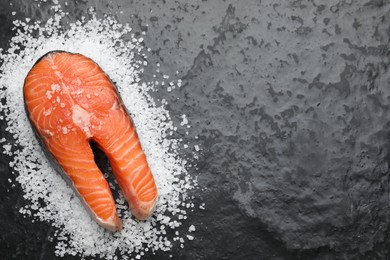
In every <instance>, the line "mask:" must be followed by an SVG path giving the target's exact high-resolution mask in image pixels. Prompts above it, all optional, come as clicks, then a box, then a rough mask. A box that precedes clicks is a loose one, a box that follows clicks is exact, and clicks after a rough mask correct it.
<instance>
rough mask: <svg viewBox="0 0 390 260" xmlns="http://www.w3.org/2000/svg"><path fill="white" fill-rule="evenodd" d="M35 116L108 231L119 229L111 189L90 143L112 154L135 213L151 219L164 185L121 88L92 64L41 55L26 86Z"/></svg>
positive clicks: (47, 143)
mask: <svg viewBox="0 0 390 260" xmlns="http://www.w3.org/2000/svg"><path fill="white" fill-rule="evenodd" d="M23 92H24V102H25V108H26V112H27V115H28V118H29V120H30V122H31V125H32V126H33V129H34V131H35V134H36V136H37V137H38V139H39V140H40V142H41V144H42V146H43V148H44V151H45V153H46V155H47V156H48V158H49V160H50V161H51V162H53V165H55V168H56V169H57V171H58V172H59V173H60V174H61V175H62V176H63V177H64V178H65V180H66V181H67V182H68V183H69V184H70V186H71V187H72V188H73V189H74V191H75V192H76V193H77V194H78V195H79V197H80V199H81V201H82V202H83V204H84V206H85V208H86V209H87V210H88V212H89V213H90V214H91V216H92V218H93V219H94V220H95V221H96V222H97V223H98V224H99V225H101V226H102V227H104V228H106V229H108V230H111V231H119V230H120V229H121V228H122V221H121V219H120V218H119V217H118V214H117V212H116V207H115V202H114V199H113V196H112V193H111V190H110V188H109V185H108V183H107V181H106V179H105V178H104V176H103V174H102V173H101V171H100V170H99V168H98V167H97V165H96V163H95V161H94V155H93V152H92V149H91V147H90V144H89V142H90V141H93V142H95V143H97V145H98V147H99V148H100V149H101V150H102V151H103V152H104V153H105V154H106V155H107V157H108V159H109V162H110V165H111V167H112V169H113V173H114V176H115V178H116V180H117V181H118V184H119V187H120V188H121V190H122V192H123V194H124V196H125V198H126V200H127V202H128V203H129V206H130V210H131V212H132V214H133V215H134V216H135V217H136V218H138V219H140V220H145V219H147V218H148V217H149V216H150V215H151V214H152V213H153V209H154V206H155V203H156V200H157V187H156V184H155V182H154V178H153V175H152V173H151V171H150V168H149V166H148V163H147V160H146V156H145V154H144V152H143V150H142V147H141V144H140V142H139V139H138V135H137V133H136V131H135V128H134V125H133V123H132V121H131V118H130V117H129V114H128V112H127V110H126V108H125V107H124V105H123V102H122V100H121V98H120V96H119V93H118V92H117V90H116V88H115V86H114V84H113V83H112V82H111V80H110V79H109V77H108V76H107V75H106V74H105V73H104V71H103V70H102V69H101V68H100V67H99V65H98V64H96V63H95V62H94V61H93V60H91V59H90V58H87V57H85V56H83V55H81V54H74V53H69V52H65V51H53V52H49V53H47V54H45V55H44V56H42V57H41V58H40V59H39V60H38V61H37V63H36V64H35V65H34V66H33V67H32V69H31V70H30V72H29V73H28V75H27V77H26V79H25V81H24V88H23Z"/></svg>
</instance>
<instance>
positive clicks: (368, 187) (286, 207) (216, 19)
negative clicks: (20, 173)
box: [0, 0, 390, 260]
mask: <svg viewBox="0 0 390 260" xmlns="http://www.w3.org/2000/svg"><path fill="white" fill-rule="evenodd" d="M10 2H12V3H13V5H12V6H10V5H9V2H8V1H1V2H0V48H3V49H7V47H8V41H9V40H10V38H11V37H12V35H13V34H14V32H12V31H11V27H12V19H14V18H15V17H16V18H23V17H31V18H32V19H36V20H42V21H45V20H47V19H48V17H49V16H48V9H49V8H48V6H49V4H47V3H42V4H41V6H40V7H38V6H37V3H36V2H33V1H31V3H28V2H30V1H22V0H17V1H16V0H15V1H10ZM62 2H63V1H62ZM105 2H106V1H103V0H99V1H93V0H90V1H77V0H76V1H68V6H67V7H66V8H65V9H64V10H65V11H69V12H70V16H69V20H71V21H74V20H76V19H78V18H80V17H81V16H82V15H85V14H87V9H88V8H89V7H90V6H93V7H95V8H96V10H97V13H98V15H99V16H102V15H103V14H114V15H115V16H116V17H117V19H118V21H120V22H121V23H129V24H130V25H131V26H132V27H133V30H134V31H135V32H141V31H142V30H146V31H147V35H146V36H145V37H144V39H145V44H146V46H147V47H149V48H151V49H152V55H150V56H149V63H150V64H151V65H150V73H148V71H146V72H145V75H144V80H148V79H151V78H152V72H153V70H154V71H155V69H156V67H155V66H156V65H155V64H156V63H157V62H159V63H160V64H161V70H163V72H164V73H165V74H168V75H175V73H176V71H177V70H178V71H179V74H178V77H179V78H182V79H183V87H181V89H180V90H178V91H174V92H171V93H168V92H163V91H160V92H156V93H153V95H155V96H156V97H159V98H165V99H166V100H167V101H168V102H169V110H170V112H171V115H172V117H173V120H174V121H175V122H176V124H177V125H178V126H180V124H179V122H180V115H181V114H183V113H185V114H186V115H187V117H188V119H189V121H190V124H191V125H192V128H191V135H190V136H191V137H187V136H186V135H185V131H186V129H184V128H183V129H179V130H178V136H180V135H182V136H183V138H186V140H187V141H188V142H189V143H193V144H195V143H200V144H201V147H202V150H201V154H200V158H199V160H198V162H197V168H192V169H190V172H191V174H193V175H195V176H198V181H199V185H200V186H201V187H207V189H206V190H205V191H203V192H199V193H198V194H196V196H197V198H196V200H197V201H198V202H205V203H206V209H205V210H203V211H202V210H196V211H194V212H193V213H191V214H190V215H189V218H190V219H191V222H193V223H194V224H195V225H196V227H197V231H196V234H195V240H193V241H190V242H188V243H186V244H185V248H184V249H181V248H180V247H174V248H173V250H172V251H171V252H168V253H162V252H159V253H158V254H157V255H155V256H150V257H149V258H148V259H166V258H169V254H172V255H173V259H248V260H249V259H387V258H389V257H390V253H389V248H390V237H389V231H390V228H389V224H390V179H389V176H390V174H389V163H390V153H389V152H390V151H389V148H390V113H389V112H390V73H389V58H390V45H389V39H390V2H389V1H387V0H332V1H319V0H309V1H303V0H295V1H271V0H268V1H266V0H263V1H261V0H260V1H259V0H258V1H249V0H248V1H230V0H226V1H212V0H208V1H205V0H203V1H141V0H139V1H138V0H135V1H127V0H121V1H109V3H105ZM13 11H16V12H17V14H16V16H15V17H13V16H12V15H11V12H13ZM119 11H123V13H122V14H120V13H119ZM147 24H148V26H147ZM178 98H179V99H178ZM4 128H5V122H2V123H1V133H2V135H4V134H5V131H4ZM195 135H198V136H199V140H195V139H194V138H193V137H192V136H195ZM7 138H9V136H7ZM184 152H185V151H183V156H186V155H185V154H184ZM9 161H10V158H8V157H6V156H1V161H0V163H1V164H0V167H1V168H0V170H1V174H0V259H56V257H55V255H54V243H53V242H50V241H49V240H48V239H47V237H48V236H52V235H53V233H54V230H53V229H52V228H51V226H50V225H49V224H47V223H36V222H35V223H32V222H31V219H28V218H26V219H25V218H23V217H22V216H21V215H20V214H19V213H18V208H19V207H20V206H21V205H23V203H25V202H24V200H23V198H22V197H21V190H20V188H19V187H15V188H12V189H10V184H9V182H8V178H14V176H13V175H12V174H11V170H10V168H9V166H8V162H9ZM65 259H77V258H75V257H65Z"/></svg>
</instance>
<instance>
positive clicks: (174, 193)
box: [0, 0, 197, 260]
mask: <svg viewBox="0 0 390 260" xmlns="http://www.w3.org/2000/svg"><path fill="white" fill-rule="evenodd" d="M43 2H46V0H45V1H43ZM53 3H54V5H53V6H51V7H50V9H51V10H53V11H54V13H55V14H54V15H53V17H51V18H50V19H48V20H47V22H46V23H43V22H40V21H37V22H31V23H30V20H29V19H25V21H26V22H27V23H26V22H23V21H20V20H16V21H14V25H15V27H16V30H18V31H20V33H17V34H16V36H14V37H13V38H12V39H11V44H10V45H9V46H10V47H9V49H8V50H6V51H3V50H1V49H0V60H2V61H3V63H2V64H1V66H0V85H1V86H7V88H4V89H0V97H1V98H2V99H3V98H4V99H5V100H7V103H6V104H5V105H4V106H0V110H1V112H3V114H4V115H5V120H6V121H7V123H8V127H7V131H8V132H9V133H10V134H11V135H12V136H14V139H13V140H12V142H10V143H12V145H11V144H5V142H7V140H6V139H4V138H2V139H1V143H4V144H3V152H4V153H5V154H7V153H8V154H10V155H12V161H11V162H10V163H9V165H10V167H12V169H13V171H14V172H15V173H17V174H15V180H16V181H17V182H18V183H19V184H20V186H21V188H22V190H23V197H24V198H25V199H26V200H27V201H28V203H27V205H26V206H23V207H21V208H20V209H19V212H20V213H21V214H23V215H24V216H32V217H33V221H48V222H50V223H51V224H52V225H53V227H54V228H55V232H54V234H55V236H56V239H55V240H53V238H49V241H53V242H54V241H56V242H55V243H56V245H55V254H56V255H57V256H58V257H62V256H66V255H68V256H76V255H79V256H80V258H82V259H84V258H91V259H93V258H96V257H100V258H107V259H114V260H115V259H134V258H135V259H140V258H142V256H143V255H144V252H152V253H154V252H155V251H158V250H162V251H167V250H170V249H171V248H172V246H173V245H174V244H173V243H172V241H175V240H176V241H180V247H182V248H184V244H183V243H184V239H183V237H180V236H179V232H177V231H176V229H177V228H178V227H180V226H181V225H182V221H183V220H184V219H186V218H187V216H186V214H187V213H186V212H187V211H188V209H187V205H189V208H193V203H191V199H189V198H188V196H187V190H188V189H192V188H194V187H196V186H197V185H196V182H195V180H193V179H192V178H191V177H190V176H189V175H188V173H187V170H186V167H189V166H188V165H187V164H186V161H185V160H183V159H182V158H181V157H180V151H178V147H179V143H180V142H179V140H176V139H174V138H168V139H167V138H166V137H167V136H168V134H171V135H172V130H174V129H177V128H176V127H175V126H174V125H173V122H172V120H171V117H170V114H169V111H168V110H167V109H166V106H167V105H168V102H166V101H165V100H164V101H163V102H162V103H161V105H160V106H158V105H157V104H156V102H155V100H153V98H152V97H151V96H150V95H149V94H148V91H156V88H155V86H156V85H157V84H158V83H155V84H154V82H150V83H148V84H145V83H144V82H142V84H141V82H140V75H141V74H142V73H143V68H142V69H141V68H140V66H139V65H141V64H143V65H144V66H146V65H147V61H143V62H140V61H138V60H136V58H135V57H144V58H145V59H146V55H143V49H142V46H141V43H142V42H143V41H144V39H143V38H139V39H136V38H135V36H134V35H131V36H130V37H131V39H130V40H124V39H126V38H128V36H129V32H130V31H131V28H130V26H129V25H127V24H125V25H123V24H119V23H118V22H117V21H116V20H115V19H114V18H112V17H110V16H105V17H104V18H103V19H102V20H99V19H98V18H96V16H95V14H94V12H93V9H91V10H89V11H90V13H91V18H89V20H88V21H87V20H86V19H85V18H82V19H81V20H79V21H77V22H75V23H70V24H67V28H63V27H61V23H62V21H61V19H63V17H65V16H66V13H65V12H63V11H62V10H61V6H60V4H58V1H57V0H53ZM65 5H67V3H65ZM12 15H16V12H12ZM33 31H34V33H32V32H33ZM57 49H62V50H66V51H69V52H75V53H82V54H84V55H86V56H88V57H90V58H92V59H93V60H94V61H96V62H97V63H98V64H99V65H100V66H101V67H102V68H103V70H104V71H105V72H106V73H107V74H108V75H109V76H110V78H111V79H112V80H113V81H114V82H116V86H117V87H118V91H119V92H120V94H121V96H122V99H123V102H124V104H125V106H126V108H127V109H128V110H129V112H130V114H131V115H132V119H133V122H134V124H135V127H136V129H137V133H138V135H139V139H140V142H141V143H142V147H143V148H144V151H145V154H146V156H147V158H148V161H149V166H150V168H151V170H152V172H153V173H154V178H155V181H156V184H157V187H158V192H159V194H160V197H159V199H158V201H157V205H156V209H155V212H154V214H153V216H152V217H151V218H150V219H148V220H147V221H143V222H138V221H135V220H134V219H133V218H132V216H131V213H130V211H129V208H128V205H127V203H126V202H125V200H124V198H123V195H122V194H121V193H119V195H120V198H119V200H117V203H118V204H117V211H118V214H119V216H120V217H121V218H122V220H123V226H124V228H123V229H122V231H121V232H118V233H115V234H111V233H109V232H106V231H104V230H103V229H102V228H100V227H99V226H98V225H97V224H96V223H95V222H94V221H92V220H91V218H90V217H89V215H88V213H87V212H86V210H85V209H84V208H83V206H82V204H81V202H80V200H79V199H78V198H77V197H76V196H74V191H73V190H72V189H71V188H70V187H69V186H67V185H66V183H65V181H64V180H63V179H62V178H61V177H60V175H59V174H57V173H56V172H55V170H54V169H53V168H52V167H51V164H50V162H49V161H48V160H47V158H46V157H45V155H44V153H43V151H42V148H41V146H40V145H39V143H38V140H37V139H36V138H35V137H34V133H33V130H32V128H31V127H30V124H29V122H28V119H27V117H26V114H25V111H24V104H23V93H22V91H20V89H21V86H23V82H24V75H26V74H27V73H28V71H29V70H30V68H31V67H32V66H33V65H34V63H35V62H36V61H37V60H38V59H39V58H40V57H41V56H42V55H44V54H45V53H47V52H49V51H52V50H57ZM148 51H149V52H150V51H151V49H149V48H148ZM137 63H138V64H139V65H138V64H137ZM159 66H160V65H158V67H159ZM57 69H58V68H53V70H54V71H55V73H56V74H57V75H58V76H59V77H63V75H61V73H60V72H59V71H58V70H57ZM153 77H156V75H153ZM163 78H164V79H168V78H169V76H168V75H164V76H163ZM154 81H157V82H159V81H161V85H164V84H165V83H164V82H163V81H162V80H154ZM74 84H76V85H80V84H81V81H80V80H78V81H75V82H74ZM179 84H181V81H180V80H179V81H178V83H177V86H179ZM170 87H171V90H173V89H174V84H170ZM57 91H60V86H58V85H55V84H53V85H52V86H51V88H50V89H49V90H48V91H46V92H45V94H44V95H45V96H46V98H48V99H53V100H52V101H53V102H54V103H59V104H60V106H61V107H63V106H64V105H63V104H64V103H61V100H60V99H59V97H58V96H57V97H55V93H56V92H57ZM79 94H81V93H79ZM94 95H95V96H98V95H99V94H98V93H94ZM53 96H54V97H55V98H53ZM43 113H44V115H45V116H50V114H51V113H52V111H51V110H45V111H44V112H43ZM69 116H70V117H71V116H72V115H71V114H70V115H69ZM85 122H86V121H85V120H82V121H80V122H79V123H80V125H81V124H82V123H83V125H82V127H83V129H84V130H85V131H87V130H88V129H87V128H88V124H84V123H85ZM182 123H183V125H186V124H187V125H188V120H187V119H184V118H183V121H182ZM188 126H189V125H188ZM59 130H60V131H61V132H62V133H64V134H67V133H69V131H75V130H76V129H75V128H72V129H68V128H67V127H63V128H60V129H59ZM45 135H47V136H53V135H54V134H53V133H52V132H50V131H48V130H46V131H45ZM8 142H9V141H8ZM195 149H196V148H195ZM8 181H9V182H11V180H8ZM114 184H115V182H114ZM114 184H113V183H110V187H115V186H116V185H114ZM14 186H15V185H14V184H12V187H14ZM41 202H43V203H41ZM182 203H184V206H183V205H182ZM179 216H180V217H179ZM179 218H180V219H179ZM162 227H163V228H162ZM168 229H172V230H175V231H176V232H175V235H174V236H173V235H172V232H167V230H168ZM187 238H188V237H187ZM188 239H189V238H188ZM115 254H117V256H115ZM118 256H119V257H118Z"/></svg>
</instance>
